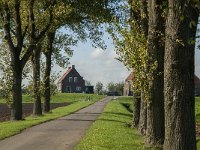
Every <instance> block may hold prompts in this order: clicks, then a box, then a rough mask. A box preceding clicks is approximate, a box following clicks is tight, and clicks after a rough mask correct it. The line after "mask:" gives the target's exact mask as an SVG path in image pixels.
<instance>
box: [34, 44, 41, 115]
mask: <svg viewBox="0 0 200 150" xmlns="http://www.w3.org/2000/svg"><path fill="white" fill-rule="evenodd" d="M41 49H42V45H41V43H38V44H37V46H36V47H35V48H34V50H33V54H32V57H31V62H32V68H33V95H32V96H33V115H34V116H40V115H42V106H41V90H40V55H41Z"/></svg>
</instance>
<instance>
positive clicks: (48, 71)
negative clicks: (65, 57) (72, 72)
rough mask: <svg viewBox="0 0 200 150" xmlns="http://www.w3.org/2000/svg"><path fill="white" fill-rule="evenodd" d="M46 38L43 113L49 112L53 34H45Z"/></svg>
mask: <svg viewBox="0 0 200 150" xmlns="http://www.w3.org/2000/svg"><path fill="white" fill-rule="evenodd" d="M47 38H48V47H47V51H46V52H44V55H45V57H46V66H45V74H44V79H43V80H44V104H43V111H44V112H49V111H50V100H51V88H50V87H51V86H50V84H51V83H50V82H51V81H50V75H51V56H52V53H53V41H54V38H55V32H49V33H48V34H47Z"/></svg>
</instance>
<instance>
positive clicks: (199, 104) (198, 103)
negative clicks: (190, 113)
mask: <svg viewBox="0 0 200 150" xmlns="http://www.w3.org/2000/svg"><path fill="white" fill-rule="evenodd" d="M195 114H196V122H197V124H199V125H200V97H196V100H195ZM199 129H200V128H199V127H198V130H199ZM197 147H198V149H200V137H197Z"/></svg>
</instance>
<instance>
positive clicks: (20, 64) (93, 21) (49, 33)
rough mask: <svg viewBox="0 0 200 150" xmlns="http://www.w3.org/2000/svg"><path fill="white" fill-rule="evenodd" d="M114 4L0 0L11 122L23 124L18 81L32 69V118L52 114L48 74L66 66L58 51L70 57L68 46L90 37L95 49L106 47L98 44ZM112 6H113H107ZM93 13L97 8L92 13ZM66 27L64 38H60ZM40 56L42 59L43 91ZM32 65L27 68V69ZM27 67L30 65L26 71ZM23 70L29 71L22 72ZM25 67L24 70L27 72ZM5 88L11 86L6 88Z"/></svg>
mask: <svg viewBox="0 0 200 150" xmlns="http://www.w3.org/2000/svg"><path fill="white" fill-rule="evenodd" d="M116 2H117V1H113V0H99V1H98V2H92V3H91V2H90V0H83V1H79V0H74V1H71V0H44V1H40V0H29V1H24V0H1V1H0V29H1V30H0V31H1V47H2V48H1V54H2V55H1V60H5V61H4V62H3V63H1V68H2V71H3V75H5V76H4V77H3V78H2V80H3V81H4V82H2V83H5V84H4V85H9V86H6V87H7V90H8V97H10V100H9V101H10V102H11V119H12V120H21V119H22V79H23V75H24V74H25V72H26V70H27V69H28V70H30V65H31V66H32V67H31V68H32V74H33V75H32V85H33V102H34V107H33V115H41V114H42V107H41V95H42V96H43V97H44V104H43V106H44V107H43V111H44V112H48V111H49V110H50V96H51V94H50V93H51V92H50V82H51V79H50V75H51V67H52V62H53V60H55V62H56V63H58V64H65V63H66V62H67V60H68V59H67V58H66V57H63V56H62V55H61V53H60V51H61V50H64V51H65V52H67V54H69V53H71V49H70V46H72V45H75V44H76V43H77V41H78V40H81V41H85V40H86V39H87V38H90V39H91V40H92V41H93V44H94V45H96V46H99V47H102V48H105V45H104V43H103V42H102V41H101V38H100V37H101V35H102V27H101V24H102V23H104V22H108V21H109V20H111V18H112V14H113V11H114V9H113V8H114V5H111V3H112V4H114V3H116ZM111 6H113V7H111ZM94 8H95V9H94ZM60 28H65V29H66V30H68V33H71V34H64V33H59V32H58V31H59V29H60ZM41 57H43V59H45V61H44V63H45V65H43V66H44V68H43V72H42V73H43V77H42V85H43V89H41ZM28 64H30V65H28ZM27 65H28V66H27ZM26 66H27V67H26ZM25 68H27V69H25ZM8 83H9V84H8Z"/></svg>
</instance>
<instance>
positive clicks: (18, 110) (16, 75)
mask: <svg viewBox="0 0 200 150" xmlns="http://www.w3.org/2000/svg"><path fill="white" fill-rule="evenodd" d="M11 61H12V62H11V65H12V72H13V85H12V105H11V118H10V119H11V120H22V90H21V84H22V65H21V62H20V60H18V59H13V58H12V60H11Z"/></svg>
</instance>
